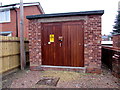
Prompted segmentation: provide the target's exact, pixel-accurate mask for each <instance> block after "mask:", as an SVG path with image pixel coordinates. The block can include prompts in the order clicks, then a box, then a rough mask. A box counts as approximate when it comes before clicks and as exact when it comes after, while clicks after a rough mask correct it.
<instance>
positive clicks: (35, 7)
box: [0, 2, 44, 37]
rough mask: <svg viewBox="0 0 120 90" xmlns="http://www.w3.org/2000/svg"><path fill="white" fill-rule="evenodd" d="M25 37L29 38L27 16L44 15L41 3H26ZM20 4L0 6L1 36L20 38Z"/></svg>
mask: <svg viewBox="0 0 120 90" xmlns="http://www.w3.org/2000/svg"><path fill="white" fill-rule="evenodd" d="M23 6H24V36H25V37H28V20H27V19H26V16H27V15H36V14H44V11H43V9H42V7H41V5H40V3H39V2H33V3H24V4H23ZM19 23H20V4H19V3H17V4H10V5H4V6H0V28H1V32H0V35H4V36H9V35H10V36H17V37H18V36H20V33H19V32H20V25H19Z"/></svg>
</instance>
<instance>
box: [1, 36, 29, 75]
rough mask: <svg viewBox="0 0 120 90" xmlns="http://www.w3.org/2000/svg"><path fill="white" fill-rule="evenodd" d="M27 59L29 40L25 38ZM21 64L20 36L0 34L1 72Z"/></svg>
mask: <svg viewBox="0 0 120 90" xmlns="http://www.w3.org/2000/svg"><path fill="white" fill-rule="evenodd" d="M25 50H26V53H27V54H26V55H27V56H26V57H27V61H28V60H29V58H28V57H29V56H28V55H29V53H28V51H29V49H28V40H26V39H25ZM19 65H20V39H19V38H18V37H7V36H0V73H4V72H6V71H8V70H11V69H13V68H16V67H18V66H19Z"/></svg>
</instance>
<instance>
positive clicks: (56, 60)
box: [42, 21, 84, 67]
mask: <svg viewBox="0 0 120 90" xmlns="http://www.w3.org/2000/svg"><path fill="white" fill-rule="evenodd" d="M82 25H83V22H82V21H80V22H61V23H44V24H43V25H42V27H43V30H42V64H43V65H54V66H74V67H82V66H83V65H84V61H83V60H84V57H83V26H82ZM51 34H52V35H54V42H51V43H50V35H51ZM61 38H62V39H61Z"/></svg>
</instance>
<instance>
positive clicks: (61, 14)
mask: <svg viewBox="0 0 120 90" xmlns="http://www.w3.org/2000/svg"><path fill="white" fill-rule="evenodd" d="M103 14H104V10H97V11H82V12H69V13H55V14H41V15H31V16H26V18H27V19H38V18H52V17H65V16H83V15H103Z"/></svg>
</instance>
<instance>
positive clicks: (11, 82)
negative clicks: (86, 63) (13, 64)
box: [2, 67, 120, 88]
mask: <svg viewBox="0 0 120 90" xmlns="http://www.w3.org/2000/svg"><path fill="white" fill-rule="evenodd" d="M42 77H56V78H60V79H59V81H58V83H57V85H56V86H47V85H36V83H37V82H38V81H39V80H40V79H41V78H42ZM2 84H3V88H120V84H119V79H117V78H115V77H114V76H113V75H112V74H111V72H110V70H109V69H107V68H105V67H103V68H102V73H101V74H90V73H78V72H70V71H52V70H51V71H30V70H29V69H26V70H24V71H20V70H19V71H17V72H15V73H12V74H9V75H6V76H5V77H3V80H2Z"/></svg>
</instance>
